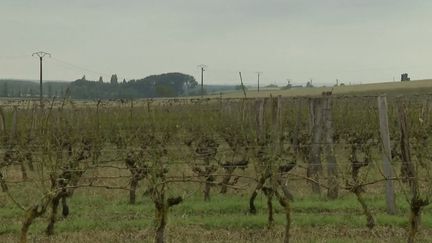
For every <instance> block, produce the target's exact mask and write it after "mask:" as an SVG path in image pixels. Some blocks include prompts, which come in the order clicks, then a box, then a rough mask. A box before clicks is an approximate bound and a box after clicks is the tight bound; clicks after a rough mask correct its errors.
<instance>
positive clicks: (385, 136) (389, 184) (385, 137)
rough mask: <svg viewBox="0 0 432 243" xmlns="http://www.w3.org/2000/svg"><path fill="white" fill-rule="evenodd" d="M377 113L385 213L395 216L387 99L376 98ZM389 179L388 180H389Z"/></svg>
mask: <svg viewBox="0 0 432 243" xmlns="http://www.w3.org/2000/svg"><path fill="white" fill-rule="evenodd" d="M378 112H379V123H380V134H381V142H382V146H383V147H382V151H383V152H382V158H383V165H384V176H385V178H386V190H385V191H386V203H387V213H389V214H396V203H395V195H394V188H393V181H392V180H391V178H393V171H392V166H391V159H392V157H391V147H390V134H389V127H388V113H387V97H386V96H379V97H378ZM389 179H390V180H389Z"/></svg>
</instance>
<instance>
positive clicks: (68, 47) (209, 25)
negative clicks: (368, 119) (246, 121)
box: [0, 0, 432, 85]
mask: <svg viewBox="0 0 432 243" xmlns="http://www.w3.org/2000/svg"><path fill="white" fill-rule="evenodd" d="M431 10H432V1H430V0H424V1H421V0H285V1H282V0H217V1H216V0H183V1H181V0H171V1H164V0H152V1H150V0H141V1H138V0H123V1H121V0H67V1H66V0H37V1H35V0H33V1H30V0H1V1H0V30H1V41H0V46H1V49H0V78H26V79H37V78H38V62H37V60H36V59H35V58H32V57H31V53H32V52H34V51H37V50H44V51H48V52H51V53H52V55H53V58H51V59H47V60H46V64H45V78H46V79H50V80H71V79H77V78H79V77H80V76H82V75H84V74H85V75H86V77H87V79H94V80H96V79H98V77H99V76H100V75H102V76H103V77H104V80H105V81H107V80H108V79H109V76H110V74H112V73H117V74H118V75H119V77H121V78H123V77H125V78H126V79H132V78H142V77H145V76H147V75H150V74H158V73H164V72H174V71H178V72H184V73H188V74H192V75H194V76H195V77H196V78H197V79H198V78H199V70H198V68H197V65H198V64H201V63H204V64H207V65H208V70H207V71H206V72H205V80H206V82H207V83H213V84H218V83H223V84H230V83H231V84H237V83H238V82H239V78H238V71H242V74H243V77H244V81H245V83H246V84H253V85H254V84H255V80H256V74H255V72H256V71H262V72H263V74H262V82H263V83H275V82H276V83H279V84H283V83H285V82H286V81H285V80H286V79H287V78H290V79H292V80H293V82H294V83H305V82H306V81H307V80H308V79H309V78H313V80H314V82H315V83H333V82H334V80H335V79H336V78H338V79H340V80H341V81H342V82H347V83H348V82H352V83H360V82H362V83H368V82H379V81H391V80H392V79H393V77H395V78H396V79H399V78H400V74H401V73H403V72H408V73H409V74H410V76H411V78H412V79H424V78H432V68H431V64H432V61H431V58H430V56H431V54H432V28H431V26H430V24H431V23H432V14H431Z"/></svg>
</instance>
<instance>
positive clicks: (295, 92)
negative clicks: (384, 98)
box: [207, 79, 432, 98]
mask: <svg viewBox="0 0 432 243" xmlns="http://www.w3.org/2000/svg"><path fill="white" fill-rule="evenodd" d="M327 91H333V94H334V95H381V94H387V95H392V94H410V93H412V94H424V93H432V80H431V79H426V80H413V81H409V82H386V83H371V84H356V85H346V86H337V87H314V88H293V89H288V90H280V89H262V90H260V92H259V93H258V91H256V90H247V92H246V94H247V97H269V96H270V95H273V96H278V95H282V96H284V97H296V96H319V95H321V94H322V92H327ZM219 96H220V94H213V95H209V96H207V97H219ZM222 97H224V98H242V97H244V95H243V92H242V91H233V92H225V93H223V94H222Z"/></svg>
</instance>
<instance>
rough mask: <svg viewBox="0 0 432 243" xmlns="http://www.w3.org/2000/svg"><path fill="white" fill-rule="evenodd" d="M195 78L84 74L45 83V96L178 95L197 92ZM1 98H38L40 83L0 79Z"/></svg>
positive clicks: (144, 96)
mask: <svg viewBox="0 0 432 243" xmlns="http://www.w3.org/2000/svg"><path fill="white" fill-rule="evenodd" d="M197 85H198V83H197V81H196V80H195V78H194V77H193V76H191V75H188V74H183V73H165V74H160V75H151V76H148V77H146V78H143V79H137V80H135V79H133V80H129V81H126V80H125V79H123V81H122V82H119V80H118V77H117V75H116V74H113V75H112V76H111V80H110V82H109V83H105V82H103V79H102V77H100V78H99V80H98V81H91V80H87V79H86V77H85V76H83V77H82V78H80V79H78V80H75V81H73V82H45V83H44V85H43V89H44V90H43V94H44V97H53V96H56V97H63V96H64V95H65V93H66V90H68V94H70V95H71V97H72V98H75V99H115V98H153V97H177V96H183V95H196V94H199V89H197V88H196V87H197ZM0 96H1V97H37V96H39V84H38V83H37V82H32V81H24V80H0Z"/></svg>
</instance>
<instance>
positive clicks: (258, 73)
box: [257, 72, 262, 93]
mask: <svg viewBox="0 0 432 243" xmlns="http://www.w3.org/2000/svg"><path fill="white" fill-rule="evenodd" d="M260 74H262V72H257V75H258V93H259V88H260Z"/></svg>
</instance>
